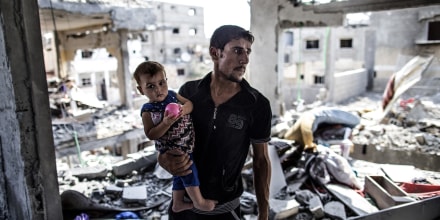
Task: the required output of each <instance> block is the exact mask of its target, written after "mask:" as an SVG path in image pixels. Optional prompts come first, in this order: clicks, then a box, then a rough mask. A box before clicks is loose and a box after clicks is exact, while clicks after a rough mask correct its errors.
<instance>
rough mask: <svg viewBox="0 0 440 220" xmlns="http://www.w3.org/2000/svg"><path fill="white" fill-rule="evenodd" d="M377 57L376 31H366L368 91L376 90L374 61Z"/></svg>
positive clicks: (365, 57)
mask: <svg viewBox="0 0 440 220" xmlns="http://www.w3.org/2000/svg"><path fill="white" fill-rule="evenodd" d="M375 55H376V31H374V30H367V31H365V56H364V59H365V61H364V62H365V69H366V70H367V90H369V91H371V90H373V88H374V83H373V82H374V59H375Z"/></svg>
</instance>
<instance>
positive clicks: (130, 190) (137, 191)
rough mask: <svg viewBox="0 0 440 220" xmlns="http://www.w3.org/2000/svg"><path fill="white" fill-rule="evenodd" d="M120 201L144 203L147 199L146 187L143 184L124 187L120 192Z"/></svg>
mask: <svg viewBox="0 0 440 220" xmlns="http://www.w3.org/2000/svg"><path fill="white" fill-rule="evenodd" d="M122 201H123V202H124V203H133V202H134V203H139V204H145V202H146V201H147V187H146V186H145V185H141V186H130V187H124V189H123V192H122Z"/></svg>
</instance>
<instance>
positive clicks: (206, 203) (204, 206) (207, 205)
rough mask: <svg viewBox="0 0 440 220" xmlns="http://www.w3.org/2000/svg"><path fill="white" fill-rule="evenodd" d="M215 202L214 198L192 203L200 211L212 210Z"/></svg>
mask: <svg viewBox="0 0 440 220" xmlns="http://www.w3.org/2000/svg"><path fill="white" fill-rule="evenodd" d="M216 204H217V201H215V200H210V199H204V200H201V201H200V202H199V203H194V207H195V208H196V209H199V210H202V211H212V210H214V208H215V205H216Z"/></svg>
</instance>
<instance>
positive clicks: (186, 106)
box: [176, 94, 193, 115]
mask: <svg viewBox="0 0 440 220" xmlns="http://www.w3.org/2000/svg"><path fill="white" fill-rule="evenodd" d="M176 97H177V100H179V102H180V103H182V111H181V115H187V114H189V113H191V112H192V110H193V104H192V102H191V101H190V100H189V99H187V98H185V97H183V96H181V95H180V94H176Z"/></svg>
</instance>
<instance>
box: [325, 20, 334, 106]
mask: <svg viewBox="0 0 440 220" xmlns="http://www.w3.org/2000/svg"><path fill="white" fill-rule="evenodd" d="M336 43H337V42H336V39H335V37H334V34H332V29H331V28H330V27H327V29H326V34H325V42H324V52H325V53H324V56H325V87H326V88H327V102H330V103H331V102H334V100H335V97H334V95H335V91H334V89H335V88H334V87H335V82H334V79H335V52H336V51H335V49H336V48H335V47H334V45H335V44H336Z"/></svg>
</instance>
